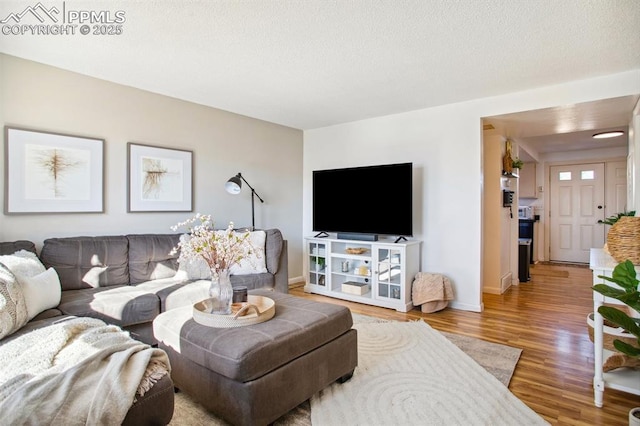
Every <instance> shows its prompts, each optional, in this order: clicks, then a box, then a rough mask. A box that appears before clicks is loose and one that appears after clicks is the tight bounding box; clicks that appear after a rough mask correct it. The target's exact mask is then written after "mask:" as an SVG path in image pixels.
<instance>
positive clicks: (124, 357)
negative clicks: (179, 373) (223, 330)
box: [0, 318, 170, 425]
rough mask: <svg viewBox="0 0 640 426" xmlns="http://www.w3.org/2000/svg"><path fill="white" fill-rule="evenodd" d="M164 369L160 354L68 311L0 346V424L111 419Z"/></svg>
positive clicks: (107, 421) (163, 357)
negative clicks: (63, 317)
mask: <svg viewBox="0 0 640 426" xmlns="http://www.w3.org/2000/svg"><path fill="white" fill-rule="evenodd" d="M169 371H170V366H169V360H168V357H167V355H166V353H165V352H164V351H162V350H159V349H154V348H151V347H150V346H149V345H146V344H144V343H141V342H138V341H136V340H134V339H132V338H131V337H129V334H128V333H127V332H125V331H123V330H121V329H120V328H118V327H116V326H112V325H106V324H105V323H104V322H103V321H100V320H98V319H94V318H71V319H66V320H62V321H60V322H58V323H55V324H52V325H49V326H47V327H43V328H41V329H37V330H35V331H32V332H30V333H27V334H25V335H23V336H20V337H17V338H15V339H14V340H11V341H9V342H7V343H5V344H4V345H2V346H0V423H1V424H11V425H22V424H50V425H119V424H121V423H122V421H123V420H124V418H125V416H126V414H127V411H128V410H129V408H130V407H131V405H132V404H133V402H134V399H135V397H136V394H138V395H144V392H146V391H147V390H148V389H149V388H150V387H151V386H152V385H153V383H155V381H157V380H158V379H160V378H162V376H163V375H164V374H166V373H168V372H169Z"/></svg>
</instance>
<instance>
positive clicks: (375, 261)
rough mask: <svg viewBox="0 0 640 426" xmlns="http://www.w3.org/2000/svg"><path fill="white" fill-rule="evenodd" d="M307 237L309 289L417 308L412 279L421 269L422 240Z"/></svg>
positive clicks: (377, 303) (394, 306)
mask: <svg viewBox="0 0 640 426" xmlns="http://www.w3.org/2000/svg"><path fill="white" fill-rule="evenodd" d="M305 240H306V251H307V256H306V262H305V263H306V265H305V267H306V271H308V272H307V274H306V278H307V279H306V285H305V287H304V291H305V292H307V293H316V294H323V295H325V296H330V297H335V298H338V299H343V300H349V301H352V302H360V303H366V304H368V305H375V306H381V307H384V308H391V309H395V310H397V311H400V312H407V311H409V310H411V309H412V308H413V303H412V302H411V283H412V282H413V279H414V277H415V275H416V274H417V273H418V272H420V245H421V242H420V241H403V242H394V240H393V239H381V240H378V241H359V240H341V239H337V238H331V237H308V238H306V239H305ZM343 285H344V287H343ZM360 292H362V294H359V293H360Z"/></svg>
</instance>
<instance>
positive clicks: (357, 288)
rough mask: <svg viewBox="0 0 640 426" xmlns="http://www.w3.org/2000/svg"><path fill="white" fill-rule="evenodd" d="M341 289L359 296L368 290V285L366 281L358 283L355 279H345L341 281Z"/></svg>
mask: <svg viewBox="0 0 640 426" xmlns="http://www.w3.org/2000/svg"><path fill="white" fill-rule="evenodd" d="M341 289H342V291H343V292H344V293H349V294H357V295H359V296H361V295H363V294H366V293H368V292H369V290H370V287H369V284H367V283H360V282H356V281H345V282H344V283H342V286H341Z"/></svg>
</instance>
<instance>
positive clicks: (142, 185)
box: [127, 142, 193, 213]
mask: <svg viewBox="0 0 640 426" xmlns="http://www.w3.org/2000/svg"><path fill="white" fill-rule="evenodd" d="M127 162H128V168H127V188H128V197H127V212H129V213H135V212H192V211H193V152H192V151H187V150H182V149H173V148H164V147H159V146H152V145H145V144H139V143H134V142H129V143H128V144H127Z"/></svg>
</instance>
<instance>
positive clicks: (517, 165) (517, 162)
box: [511, 157, 524, 169]
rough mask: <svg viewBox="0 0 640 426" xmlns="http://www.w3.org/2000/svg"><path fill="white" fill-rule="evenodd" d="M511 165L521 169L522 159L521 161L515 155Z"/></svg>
mask: <svg viewBox="0 0 640 426" xmlns="http://www.w3.org/2000/svg"><path fill="white" fill-rule="evenodd" d="M511 166H512V167H513V168H514V169H521V168H522V167H523V166H524V161H522V160H521V159H520V158H518V157H516V158H515V159H514V160H513V161H512V162H511Z"/></svg>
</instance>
